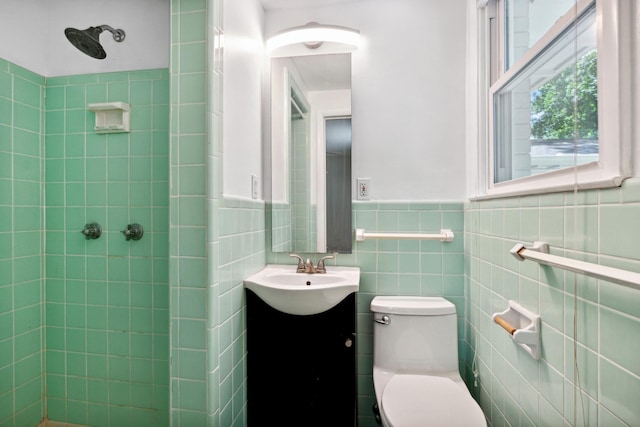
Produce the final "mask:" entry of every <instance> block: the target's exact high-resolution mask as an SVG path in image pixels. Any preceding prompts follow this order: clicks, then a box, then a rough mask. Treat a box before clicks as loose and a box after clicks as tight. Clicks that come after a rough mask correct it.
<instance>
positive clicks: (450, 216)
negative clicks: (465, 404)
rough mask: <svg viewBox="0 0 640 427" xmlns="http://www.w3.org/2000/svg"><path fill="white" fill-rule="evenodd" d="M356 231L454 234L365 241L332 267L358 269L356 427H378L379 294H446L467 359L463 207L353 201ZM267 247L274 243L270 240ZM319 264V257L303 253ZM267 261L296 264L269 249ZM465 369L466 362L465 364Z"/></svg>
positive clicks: (333, 262) (434, 203) (339, 257)
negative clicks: (375, 331) (374, 309)
mask: <svg viewBox="0 0 640 427" xmlns="http://www.w3.org/2000/svg"><path fill="white" fill-rule="evenodd" d="M353 224H354V228H364V229H365V230H368V231H376V232H406V233H417V232H422V233H439V232H440V230H441V229H443V228H449V229H451V230H453V232H454V234H455V239H454V241H453V242H450V243H441V242H438V241H419V240H366V241H364V242H354V246H353V252H352V254H350V255H338V257H337V260H331V261H330V262H329V263H327V269H330V268H331V265H342V266H357V267H360V290H359V292H358V295H357V316H358V318H357V334H358V344H357V346H358V347H357V351H356V353H357V367H358V368H357V369H358V373H357V375H358V426H360V427H376V426H377V424H376V422H375V420H374V418H373V414H372V412H371V407H372V406H373V404H374V403H375V392H374V389H373V378H372V373H373V336H372V327H371V325H372V323H373V322H372V319H373V316H372V314H371V312H370V311H369V305H370V303H371V299H372V298H373V297H374V296H375V295H419V296H442V297H445V298H447V299H448V300H450V301H451V302H453V303H454V304H455V305H456V309H457V314H458V342H459V346H458V350H459V358H460V360H461V361H462V360H465V359H466V353H465V351H466V346H464V345H463V343H464V339H465V336H464V317H463V316H464V313H465V298H464V236H463V235H464V228H463V227H464V206H463V203H447V202H442V203H438V202H425V203H420V202H407V203H394V202H354V204H353ZM267 246H268V248H270V247H271V242H267ZM300 255H302V256H303V257H304V258H307V257H310V258H311V259H312V260H314V262H315V261H317V259H318V258H319V257H320V256H321V255H319V254H300ZM267 260H268V262H269V263H272V264H273V263H276V264H291V265H294V264H295V263H294V262H293V261H292V259H291V258H290V257H289V253H288V252H287V253H273V252H271V251H270V250H268V251H267ZM461 366H463V363H461Z"/></svg>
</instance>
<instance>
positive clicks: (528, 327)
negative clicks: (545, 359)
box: [493, 301, 540, 360]
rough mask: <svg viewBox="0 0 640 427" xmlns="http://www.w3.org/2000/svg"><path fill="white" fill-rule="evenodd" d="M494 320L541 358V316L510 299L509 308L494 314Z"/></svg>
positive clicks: (523, 346) (534, 355)
mask: <svg viewBox="0 0 640 427" xmlns="http://www.w3.org/2000/svg"><path fill="white" fill-rule="evenodd" d="M493 321H494V322H496V323H497V324H498V325H500V326H501V327H502V328H503V329H504V330H505V331H507V332H508V333H509V334H510V335H511V338H512V339H513V341H514V342H515V343H516V344H518V345H519V346H520V347H522V348H524V349H525V350H526V351H527V353H529V354H530V355H531V357H533V358H534V359H536V360H538V359H540V316H539V315H537V314H535V313H532V312H530V311H529V310H527V309H526V308H524V307H522V306H521V305H520V304H518V303H516V302H514V301H509V308H508V309H507V310H505V311H503V312H501V313H495V314H494V315H493Z"/></svg>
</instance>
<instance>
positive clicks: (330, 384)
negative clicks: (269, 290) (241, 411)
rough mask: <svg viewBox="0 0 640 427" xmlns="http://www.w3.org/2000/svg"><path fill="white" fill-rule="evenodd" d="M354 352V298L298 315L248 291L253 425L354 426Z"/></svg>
mask: <svg viewBox="0 0 640 427" xmlns="http://www.w3.org/2000/svg"><path fill="white" fill-rule="evenodd" d="M355 349H356V346H355V294H351V295H349V296H347V297H346V298H345V299H344V300H343V301H342V302H341V303H340V304H338V305H337V306H336V307H334V308H332V309H330V310H328V311H326V312H324V313H319V314H316V315H311V316H296V315H291V314H285V313H282V312H279V311H277V310H275V309H273V308H272V307H270V306H269V305H267V304H266V303H265V302H263V301H262V300H261V299H260V298H259V297H257V296H256V295H255V294H254V293H253V292H251V291H249V290H247V351H248V367H247V375H248V379H247V388H248V389H247V394H248V423H249V425H250V426H251V427H256V426H262V425H265V426H266V425H281V426H335V427H340V426H345V427H347V426H348V427H353V426H355V419H356V409H355V408H356V387H355V386H356V365H355V360H356V357H355V356H356V353H355Z"/></svg>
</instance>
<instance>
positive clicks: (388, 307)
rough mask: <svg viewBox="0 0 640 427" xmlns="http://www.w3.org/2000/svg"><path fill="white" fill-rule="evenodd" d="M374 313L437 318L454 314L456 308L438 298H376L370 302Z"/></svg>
mask: <svg viewBox="0 0 640 427" xmlns="http://www.w3.org/2000/svg"><path fill="white" fill-rule="evenodd" d="M370 309H371V311H372V312H374V313H388V314H409V315H411V314H413V315H423V316H439V315H443V314H455V312H456V306H455V305H453V304H452V303H451V302H450V301H447V300H446V299H444V298H440V297H412V296H377V297H374V298H373V300H371V306H370Z"/></svg>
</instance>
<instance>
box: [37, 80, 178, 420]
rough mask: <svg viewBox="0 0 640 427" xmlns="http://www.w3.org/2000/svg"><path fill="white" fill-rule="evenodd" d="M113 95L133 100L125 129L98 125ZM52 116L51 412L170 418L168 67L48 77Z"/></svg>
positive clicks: (55, 416)
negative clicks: (130, 233) (93, 234)
mask: <svg viewBox="0 0 640 427" xmlns="http://www.w3.org/2000/svg"><path fill="white" fill-rule="evenodd" d="M107 101H122V102H126V103H130V104H131V132H130V133H114V134H96V133H95V132H94V130H93V127H94V124H95V114H94V113H92V112H89V111H88V110H87V108H86V106H87V104H88V103H100V102H107ZM46 120H47V134H46V208H47V211H46V212H47V213H46V242H47V244H46V267H47V270H46V333H47V335H46V350H47V355H46V373H47V386H46V390H47V393H46V395H47V415H48V418H49V419H50V420H54V421H59V422H68V423H72V424H80V425H91V426H111V427H116V426H117V427H122V426H142V425H145V426H163V425H168V424H169V286H168V282H169V277H168V275H169V274H168V262H167V261H168V257H169V243H168V242H169V239H168V236H169V133H168V126H169V125H168V123H169V73H168V70H166V69H158V70H145V71H132V72H119V73H106V74H93V75H79V76H71V77H56V78H48V79H47V81H46ZM91 222H98V223H100V224H101V225H102V228H103V234H102V237H100V238H99V239H97V240H85V238H84V236H83V235H82V234H81V233H80V231H81V230H82V228H83V226H84V224H86V223H91ZM131 223H139V224H141V225H142V226H143V227H144V236H143V238H142V239H141V240H139V241H133V240H132V241H126V240H125V238H124V235H123V234H122V232H121V231H122V230H124V228H125V227H126V226H127V224H131Z"/></svg>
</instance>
